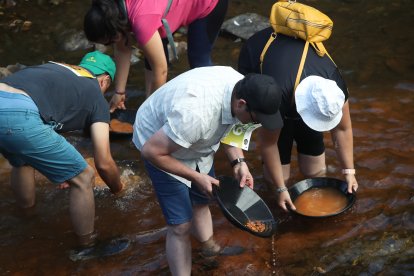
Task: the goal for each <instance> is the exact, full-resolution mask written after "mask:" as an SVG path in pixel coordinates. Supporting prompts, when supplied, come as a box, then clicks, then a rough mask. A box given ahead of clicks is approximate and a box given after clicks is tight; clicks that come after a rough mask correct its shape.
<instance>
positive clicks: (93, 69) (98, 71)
mask: <svg viewBox="0 0 414 276" xmlns="http://www.w3.org/2000/svg"><path fill="white" fill-rule="evenodd" d="M79 66H81V67H83V68H85V69H88V70H89V71H91V72H92V73H93V74H94V75H95V76H99V75H102V74H104V73H106V71H105V70H102V69H101V68H99V67H96V66H93V65H91V64H85V63H81V64H79Z"/></svg>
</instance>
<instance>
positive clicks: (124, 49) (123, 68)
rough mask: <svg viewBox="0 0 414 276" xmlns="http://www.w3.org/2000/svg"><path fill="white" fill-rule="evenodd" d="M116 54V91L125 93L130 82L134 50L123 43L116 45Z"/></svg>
mask: <svg viewBox="0 0 414 276" xmlns="http://www.w3.org/2000/svg"><path fill="white" fill-rule="evenodd" d="M114 53H115V62H116V75H115V80H116V83H115V90H116V91H120V92H124V91H125V87H126V84H127V80H128V74H129V67H130V65H131V53H132V50H131V48H130V47H129V46H126V45H124V42H123V41H121V42H120V43H117V44H116V46H115V49H114Z"/></svg>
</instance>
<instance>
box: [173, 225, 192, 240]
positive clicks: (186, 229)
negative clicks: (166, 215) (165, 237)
mask: <svg viewBox="0 0 414 276" xmlns="http://www.w3.org/2000/svg"><path fill="white" fill-rule="evenodd" d="M168 233H169V234H170V235H173V236H176V237H186V236H189V235H190V233H191V223H190V222H187V223H183V224H177V225H169V226H168Z"/></svg>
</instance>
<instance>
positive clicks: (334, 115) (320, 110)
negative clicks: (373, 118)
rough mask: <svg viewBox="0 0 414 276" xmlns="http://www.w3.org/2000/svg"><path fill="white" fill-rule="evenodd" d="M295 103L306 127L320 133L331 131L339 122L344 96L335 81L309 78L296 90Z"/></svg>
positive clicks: (315, 77)
mask: <svg viewBox="0 0 414 276" xmlns="http://www.w3.org/2000/svg"><path fill="white" fill-rule="evenodd" d="M295 102H296V110H297V111H298V113H299V115H300V116H301V117H302V119H303V121H304V122H305V123H306V125H308V126H309V127H310V128H312V129H314V130H316V131H321V132H322V131H328V130H331V129H333V128H334V127H335V126H337V125H338V124H339V121H341V118H342V107H343V105H344V103H345V95H344V92H343V91H342V90H341V89H340V88H339V87H338V85H337V84H336V82H335V81H332V80H328V79H325V78H322V77H319V76H309V77H306V78H305V79H303V80H302V81H301V82H300V83H299V85H298V87H297V88H296V91H295Z"/></svg>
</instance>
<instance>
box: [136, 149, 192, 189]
mask: <svg viewBox="0 0 414 276" xmlns="http://www.w3.org/2000/svg"><path fill="white" fill-rule="evenodd" d="M143 157H144V158H145V159H146V160H148V161H149V162H151V163H152V164H153V165H154V166H156V167H157V168H159V169H161V170H163V171H166V172H169V173H172V174H174V175H178V176H181V177H183V178H185V179H187V180H189V181H191V182H197V181H196V179H197V177H198V176H199V173H198V172H197V171H195V170H193V169H191V168H189V167H187V166H186V165H185V164H183V163H182V162H180V161H178V160H177V159H176V158H174V157H172V156H171V155H146V154H145V153H144V154H143Z"/></svg>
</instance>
